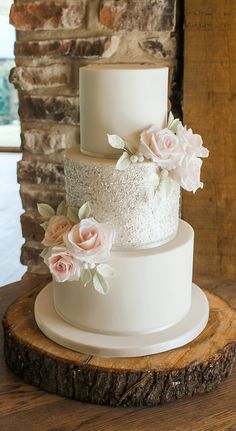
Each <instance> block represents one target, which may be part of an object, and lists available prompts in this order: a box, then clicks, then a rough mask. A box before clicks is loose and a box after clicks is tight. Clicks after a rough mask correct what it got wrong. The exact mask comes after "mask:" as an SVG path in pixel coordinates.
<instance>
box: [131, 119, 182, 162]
mask: <svg viewBox="0 0 236 431" xmlns="http://www.w3.org/2000/svg"><path fill="white" fill-rule="evenodd" d="M139 151H140V152H141V153H142V154H143V155H144V156H145V157H146V158H147V159H151V160H152V161H153V162H155V163H157V165H158V167H160V168H162V169H168V170H170V169H173V168H175V167H176V166H178V165H180V164H181V162H182V160H183V157H184V150H183V147H182V146H181V145H180V144H179V140H178V138H177V137H176V136H175V134H174V133H173V132H172V131H171V130H169V129H167V128H166V129H162V130H160V129H159V128H157V127H156V126H152V127H150V128H149V129H147V130H144V131H143V132H142V133H141V135H140V145H139Z"/></svg>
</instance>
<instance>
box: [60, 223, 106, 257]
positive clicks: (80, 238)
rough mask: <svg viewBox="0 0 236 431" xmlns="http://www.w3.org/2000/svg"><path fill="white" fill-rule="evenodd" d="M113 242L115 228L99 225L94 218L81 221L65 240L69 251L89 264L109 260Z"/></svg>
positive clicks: (103, 224)
mask: <svg viewBox="0 0 236 431" xmlns="http://www.w3.org/2000/svg"><path fill="white" fill-rule="evenodd" d="M113 240H114V231H113V228H112V227H111V226H110V225H108V224H105V223H98V222H97V221H96V220H94V219H93V218H87V219H83V220H81V222H80V223H79V224H76V225H75V226H73V227H72V229H71V230H70V232H69V233H68V234H67V236H66V238H65V241H66V246H67V250H68V251H69V252H70V253H71V254H73V255H74V256H75V257H76V258H77V259H79V260H81V261H83V262H88V263H99V262H104V261H105V260H107V259H108V258H109V256H110V250H111V247H112V243H113Z"/></svg>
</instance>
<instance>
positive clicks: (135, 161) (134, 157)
mask: <svg viewBox="0 0 236 431" xmlns="http://www.w3.org/2000/svg"><path fill="white" fill-rule="evenodd" d="M130 161H131V163H137V161H138V156H136V154H133V155H132V156H131V157H130Z"/></svg>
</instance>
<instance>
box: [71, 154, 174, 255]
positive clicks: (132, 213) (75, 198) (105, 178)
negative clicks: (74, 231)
mask: <svg viewBox="0 0 236 431" xmlns="http://www.w3.org/2000/svg"><path fill="white" fill-rule="evenodd" d="M115 166H116V161H115V160H111V159H100V158H94V157H88V156H85V155H83V154H81V153H80V152H79V149H78V147H74V148H71V149H70V150H68V151H67V152H66V157H65V178H66V195H67V203H68V205H70V206H74V207H80V206H81V205H83V204H84V203H85V202H87V201H89V202H90V204H91V207H92V213H93V216H94V218H95V219H96V220H97V221H99V222H108V223H111V224H112V225H113V226H114V228H115V231H116V238H115V244H114V245H115V247H122V248H133V247H136V248H148V247H156V246H158V245H161V244H164V243H166V242H168V241H170V240H171V239H173V238H174V237H175V235H176V232H177V229H178V217H179V195H180V189H179V185H178V184H177V183H176V182H174V181H173V180H172V179H171V178H169V177H167V178H166V177H163V176H161V174H157V168H156V165H155V163H153V162H144V163H135V164H131V165H130V166H129V168H127V169H126V170H124V171H119V170H117V169H116V168H115Z"/></svg>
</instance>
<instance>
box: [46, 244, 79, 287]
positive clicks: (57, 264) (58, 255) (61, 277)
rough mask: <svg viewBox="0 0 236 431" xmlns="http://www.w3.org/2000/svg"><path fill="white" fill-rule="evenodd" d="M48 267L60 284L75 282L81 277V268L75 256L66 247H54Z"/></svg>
mask: <svg viewBox="0 0 236 431" xmlns="http://www.w3.org/2000/svg"><path fill="white" fill-rule="evenodd" d="M48 266H49V269H50V272H51V274H52V275H53V277H54V279H55V280H56V281H58V282H63V281H73V280H76V279H78V278H79V276H80V266H79V265H78V262H76V259H75V258H74V256H72V255H71V254H70V253H68V251H67V250H66V248H65V247H53V249H52V251H51V256H50V257H49V258H48Z"/></svg>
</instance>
